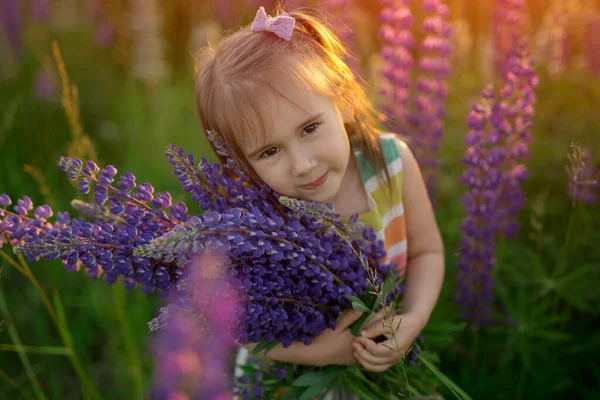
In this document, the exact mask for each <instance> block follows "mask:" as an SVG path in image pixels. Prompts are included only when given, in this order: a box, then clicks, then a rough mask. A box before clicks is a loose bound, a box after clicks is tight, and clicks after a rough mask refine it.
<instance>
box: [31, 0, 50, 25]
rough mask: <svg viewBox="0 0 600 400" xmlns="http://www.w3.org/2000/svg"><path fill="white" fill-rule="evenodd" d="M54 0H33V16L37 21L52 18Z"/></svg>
mask: <svg viewBox="0 0 600 400" xmlns="http://www.w3.org/2000/svg"><path fill="white" fill-rule="evenodd" d="M51 3H52V2H51V1H50V0H32V1H31V5H30V6H31V17H32V19H33V20H34V21H36V22H45V21H48V19H50V14H51V13H52V4H51Z"/></svg>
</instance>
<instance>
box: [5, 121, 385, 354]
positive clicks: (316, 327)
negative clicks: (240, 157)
mask: <svg viewBox="0 0 600 400" xmlns="http://www.w3.org/2000/svg"><path fill="white" fill-rule="evenodd" d="M209 138H210V139H211V140H212V141H213V144H214V147H215V149H216V151H217V153H218V154H220V155H222V156H224V157H226V161H225V162H224V164H222V165H219V164H216V163H215V164H211V163H209V162H208V161H206V160H205V159H202V160H201V161H200V163H199V164H198V166H197V167H196V166H195V162H194V159H193V157H192V156H191V155H190V154H186V153H184V151H183V150H182V149H181V148H177V147H175V146H169V147H168V148H167V151H166V154H167V157H168V159H169V161H170V162H171V164H172V165H173V171H174V173H175V175H176V176H177V178H178V179H179V180H180V182H181V183H182V186H183V189H184V191H186V192H189V193H190V194H191V195H192V199H193V200H194V201H196V202H197V203H198V204H199V205H200V207H201V208H203V209H205V210H206V212H205V213H204V214H201V215H188V214H187V209H186V207H185V205H184V204H183V203H178V204H172V203H171V196H170V195H169V194H168V193H155V192H154V188H153V187H152V185H150V184H149V183H143V184H136V182H135V177H134V176H133V175H132V174H131V173H125V174H123V175H121V176H120V177H119V178H118V179H117V170H116V168H114V167H113V166H111V165H109V166H107V167H105V168H102V169H101V168H100V167H99V166H98V165H96V164H95V163H94V162H93V161H88V162H87V163H85V164H84V163H83V162H82V161H80V160H77V159H70V158H64V157H61V158H60V160H59V163H58V164H59V166H60V168H61V169H62V170H63V171H65V172H66V173H67V175H68V176H69V178H70V179H72V180H75V181H77V183H78V188H79V191H80V192H81V193H83V194H88V193H89V194H91V195H93V198H94V201H95V203H96V204H87V203H82V202H75V203H74V206H75V207H76V209H78V210H80V211H81V212H83V213H84V215H87V216H88V217H92V219H93V220H94V221H93V222H87V221H84V220H82V219H73V220H72V221H71V223H70V224H69V225H61V226H57V227H53V226H49V225H47V224H45V225H41V224H43V223H45V218H47V217H46V216H45V215H46V213H42V217H43V218H44V219H41V220H40V218H42V217H39V218H38V217H37V216H36V218H35V220H33V221H32V220H30V219H28V217H27V212H28V210H29V209H30V208H31V207H32V204H31V201H30V200H28V199H23V200H20V201H19V202H18V204H17V206H16V208H15V211H16V213H8V212H7V213H6V217H5V218H3V221H2V222H3V224H4V223H5V222H6V226H0V227H1V229H0V230H1V231H5V232H7V233H8V234H9V237H10V238H11V239H12V242H11V244H12V245H13V246H16V247H15V251H16V252H18V253H21V254H24V255H25V256H26V257H27V258H29V259H32V260H36V259H38V258H40V257H43V258H47V259H56V258H60V259H61V260H62V261H63V264H64V265H65V267H66V268H67V269H68V270H70V271H75V270H78V269H80V268H82V267H83V268H85V272H86V274H87V275H88V276H89V277H90V278H97V277H100V276H102V277H103V278H104V279H106V280H107V282H109V283H113V282H115V281H116V279H117V277H118V276H119V275H122V276H123V277H124V282H125V284H126V286H127V287H130V288H131V287H135V286H140V288H141V289H142V291H144V292H146V293H149V292H151V291H154V290H158V292H159V293H160V294H162V295H168V294H169V293H170V292H172V289H173V288H175V287H179V285H181V283H182V282H185V278H186V274H187V271H189V268H188V267H187V265H188V263H189V260H191V259H192V258H193V257H195V255H197V254H199V253H202V252H204V251H210V250H213V249H215V250H222V251H224V252H226V253H227V254H228V256H229V257H230V259H231V260H232V261H231V268H229V269H228V273H229V274H230V277H231V282H232V285H233V286H234V287H235V288H236V290H237V291H238V292H239V293H240V296H241V300H242V301H243V305H242V306H241V308H240V313H239V315H240V316H243V321H241V322H240V325H241V327H242V329H241V331H240V333H239V337H238V338H237V339H238V341H239V342H241V343H246V342H258V341H260V340H266V341H267V342H272V341H273V340H277V341H279V342H281V343H282V344H283V345H284V346H286V347H287V346H289V345H290V344H291V342H292V341H294V340H299V341H302V342H304V343H306V344H308V343H310V341H311V338H312V337H314V336H316V335H318V334H319V333H320V332H322V331H323V330H324V329H325V328H327V327H329V328H333V327H335V323H336V318H337V316H338V315H339V314H340V312H341V311H342V310H343V309H345V308H348V307H349V306H350V302H349V301H348V299H347V298H346V297H345V296H346V295H362V294H364V293H365V292H366V290H367V273H368V272H367V270H366V269H365V268H364V267H363V265H362V264H361V260H360V259H359V258H358V257H357V255H356V254H357V252H358V253H360V254H362V255H363V256H364V257H366V258H367V259H368V264H369V265H372V266H374V267H375V269H376V270H377V271H378V274H379V275H376V278H379V279H383V276H384V275H385V274H387V273H388V271H389V270H390V268H391V266H389V265H383V264H382V263H381V260H382V259H384V258H385V250H384V247H383V244H382V242H381V241H378V240H377V239H376V236H375V233H374V232H373V229H372V228H367V227H364V226H361V227H360V229H355V228H356V227H355V226H347V225H345V224H343V223H341V222H338V221H337V219H338V217H339V216H338V215H337V214H335V213H334V212H333V211H332V210H331V209H326V208H325V207H323V206H320V205H319V206H318V205H315V204H312V203H306V204H304V203H302V202H298V201H294V200H293V199H286V198H284V197H281V198H279V197H278V195H277V194H275V193H273V192H272V191H270V189H269V188H268V187H266V186H264V185H256V184H251V182H250V181H249V180H248V179H249V178H248V175H247V174H245V172H244V171H243V170H240V169H239V168H238V167H237V165H236V164H235V163H233V161H232V160H231V158H229V157H227V155H228V154H229V153H228V149H227V148H226V145H225V143H224V142H223V141H222V139H221V138H220V137H218V136H217V135H215V134H214V133H212V132H209ZM232 176H235V177H236V178H235V179H234V178H232ZM117 180H118V183H117V185H116V186H114V185H113V184H114V183H115V182H116V181H117ZM3 202H4V201H3ZM44 207H45V206H44ZM48 209H49V208H48ZM44 210H46V208H44ZM38 220H39V221H38ZM36 221H37V222H36ZM351 221H353V222H356V218H354V219H352V220H351ZM32 225H33V226H34V227H37V229H33V228H31V226H32ZM332 228H333V229H332ZM340 234H343V235H344V236H341V235H340ZM162 319H164V316H163V318H162ZM265 321H269V323H266V324H265ZM160 322H161V318H159V319H158V320H157V321H154V322H153V328H159V327H160V326H161V325H160Z"/></svg>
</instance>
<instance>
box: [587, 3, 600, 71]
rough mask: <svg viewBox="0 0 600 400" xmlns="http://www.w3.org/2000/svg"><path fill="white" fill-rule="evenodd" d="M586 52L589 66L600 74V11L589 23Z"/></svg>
mask: <svg viewBox="0 0 600 400" xmlns="http://www.w3.org/2000/svg"><path fill="white" fill-rule="evenodd" d="M585 52H586V56H587V57H586V58H587V64H588V66H589V68H590V69H591V70H592V71H593V72H594V73H596V75H598V76H600V13H595V14H594V15H593V16H592V17H591V18H590V21H589V23H588V26H587V32H586V43H585Z"/></svg>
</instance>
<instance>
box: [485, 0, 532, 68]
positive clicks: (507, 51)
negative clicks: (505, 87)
mask: <svg viewBox="0 0 600 400" xmlns="http://www.w3.org/2000/svg"><path fill="white" fill-rule="evenodd" d="M524 9H525V1H524V0H496V6H495V9H494V18H493V28H492V31H493V33H492V34H493V36H492V38H493V39H492V40H493V43H494V64H495V67H496V70H497V72H498V74H499V75H500V76H501V77H504V76H505V74H506V73H507V68H509V67H508V66H507V62H508V61H509V59H510V58H511V57H513V56H514V55H515V51H516V50H517V48H516V46H517V45H518V43H520V41H521V39H522V38H523V28H524V24H525V16H524Z"/></svg>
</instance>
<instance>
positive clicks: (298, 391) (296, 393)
mask: <svg viewBox="0 0 600 400" xmlns="http://www.w3.org/2000/svg"><path fill="white" fill-rule="evenodd" d="M304 390H305V389H304V386H303V387H297V388H294V389H292V390H290V391H289V392H287V393H286V394H284V395H283V396H281V397H278V400H297V399H298V398H299V397H300V396H301V395H302V392H303V391H304Z"/></svg>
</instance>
